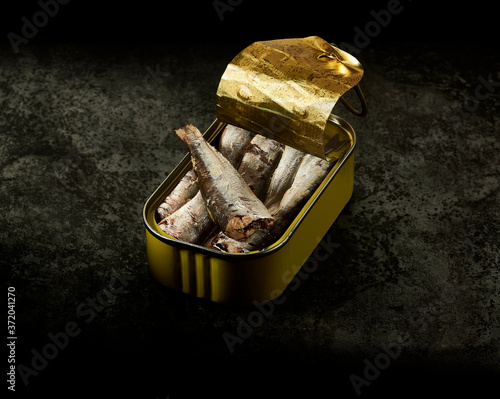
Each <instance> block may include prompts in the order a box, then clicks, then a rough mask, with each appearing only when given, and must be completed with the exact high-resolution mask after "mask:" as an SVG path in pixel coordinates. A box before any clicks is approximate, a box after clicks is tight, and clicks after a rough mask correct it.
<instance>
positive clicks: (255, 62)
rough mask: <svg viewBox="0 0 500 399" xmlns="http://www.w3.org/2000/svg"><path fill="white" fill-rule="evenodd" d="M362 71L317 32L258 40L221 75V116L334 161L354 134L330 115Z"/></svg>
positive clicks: (354, 61) (350, 57)
mask: <svg viewBox="0 0 500 399" xmlns="http://www.w3.org/2000/svg"><path fill="white" fill-rule="evenodd" d="M362 76H363V67H362V66H361V64H360V63H359V61H358V60H357V59H356V58H354V57H353V56H352V55H350V54H349V53H346V52H345V51H342V50H340V49H339V48H337V47H335V46H333V45H331V44H330V43H328V42H326V41H324V40H323V39H321V38H319V37H317V36H310V37H306V38H302V39H283V40H270V41H262V42H255V43H253V44H252V45H250V46H248V47H247V48H245V49H244V50H243V51H241V52H240V53H239V54H238V55H237V56H236V57H235V58H234V59H233V60H232V61H231V63H230V64H229V65H228V66H227V68H226V70H225V72H224V74H223V75H222V78H221V81H220V83H219V88H218V90H217V116H218V118H219V119H220V120H221V121H223V122H227V123H231V124H233V125H236V126H240V127H242V128H245V129H247V130H250V131H252V132H255V133H259V134H262V135H264V136H267V137H270V138H273V139H275V140H278V141H280V142H282V143H284V144H287V145H290V146H292V147H295V148H297V149H299V150H302V151H304V152H308V153H310V154H313V155H316V156H319V157H321V158H324V159H328V160H334V159H337V158H339V157H340V156H341V155H342V154H343V153H344V152H345V151H346V150H347V148H348V147H349V145H350V142H351V137H350V135H349V134H348V133H347V131H345V129H343V128H342V126H341V125H339V124H332V123H331V120H332V118H331V116H330V114H331V112H332V109H333V107H334V106H335V104H336V103H337V101H338V100H339V99H340V97H341V96H342V95H343V94H344V93H345V92H347V91H348V90H349V89H351V88H353V87H355V86H356V85H357V84H358V83H359V81H360V80H361V77H362ZM329 119H330V121H329ZM334 119H335V118H334ZM327 125H328V126H327Z"/></svg>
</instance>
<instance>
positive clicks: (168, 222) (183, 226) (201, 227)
mask: <svg viewBox="0 0 500 399" xmlns="http://www.w3.org/2000/svg"><path fill="white" fill-rule="evenodd" d="M211 221H212V220H211V219H210V216H209V214H208V212H207V206H206V204H205V200H204V199H203V196H202V195H201V191H198V193H197V194H196V195H195V196H194V197H193V198H192V199H191V200H190V201H188V202H187V203H186V204H184V205H183V206H182V207H180V208H179V209H178V210H177V211H175V212H174V213H172V214H171V215H169V216H167V217H166V218H165V219H163V220H162V221H161V222H160V223H158V226H160V228H161V229H162V230H163V231H164V232H165V233H167V234H168V235H170V236H172V237H174V238H177V239H178V240H181V241H185V242H190V243H196V242H197V241H198V239H199V238H200V237H201V236H202V234H203V233H204V232H205V231H206V230H207V229H208V228H209V225H210V223H211Z"/></svg>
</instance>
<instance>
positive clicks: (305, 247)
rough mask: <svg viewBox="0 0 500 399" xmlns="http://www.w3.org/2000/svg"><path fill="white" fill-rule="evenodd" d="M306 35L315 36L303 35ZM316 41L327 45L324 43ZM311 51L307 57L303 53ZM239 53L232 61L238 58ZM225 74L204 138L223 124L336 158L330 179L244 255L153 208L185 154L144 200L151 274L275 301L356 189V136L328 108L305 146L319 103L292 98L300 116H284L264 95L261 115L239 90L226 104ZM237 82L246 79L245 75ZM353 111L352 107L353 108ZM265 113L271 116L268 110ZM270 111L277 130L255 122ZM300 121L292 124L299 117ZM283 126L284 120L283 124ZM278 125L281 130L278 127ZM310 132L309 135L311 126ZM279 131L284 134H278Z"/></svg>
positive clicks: (215, 293)
mask: <svg viewBox="0 0 500 399" xmlns="http://www.w3.org/2000/svg"><path fill="white" fill-rule="evenodd" d="M308 39H311V38H306V39H305V40H308ZM317 39H319V38H316V37H314V38H313V41H314V43H313V45H316V44H317V42H316V41H317ZM287 40H292V39H287ZM319 40H321V39H319ZM280 42H283V41H280ZM262 43H266V46H267V45H268V43H269V42H262ZM319 43H320V45H321V46H323V47H324V43H323V41H320V42H319ZM280 45H282V43H280ZM307 45H310V43H307ZM328 46H331V45H328ZM253 50H255V49H253ZM273 51H274V50H273ZM280 51H281V49H280ZM320 51H321V54H323V53H324V51H325V50H324V48H320ZM335 51H336V52H337V51H338V52H340V53H338V54H341V55H340V56H341V57H347V55H345V54H343V53H342V52H341V50H338V49H335ZM292 52H293V51H292ZM284 53H285V58H284V59H285V60H287V59H288V58H286V57H287V54H286V52H284ZM302 54H303V51H302ZM268 55H269V54H268ZM306 56H308V55H307V54H306ZM349 57H351V56H349ZM237 58H238V57H237ZM237 58H235V60H236V61H237ZM267 61H268V60H267ZM267 61H264V62H267ZM320 61H322V60H320ZM234 62H235V61H234V60H233V63H234ZM356 62H357V61H356ZM233 63H232V64H230V65H229V66H228V70H233V71H234V69H235V66H234V64H233ZM236 64H237V62H236ZM243 64H245V63H243ZM259 65H262V64H259ZM276 66H277V68H278V69H281V66H280V64H279V63H278V64H276V65H274V66H273V68H274V67H276ZM341 67H343V66H341ZM257 69H259V67H258V66H257V67H255V66H252V67H251V68H250V74H249V76H251V79H250V81H249V80H248V79H247V80H246V81H245V83H244V86H245V87H246V88H248V87H249V86H250V90H248V91H244V93H247V92H250V91H251V90H253V88H254V87H253V86H252V81H255V79H258V81H259V82H262V79H263V78H265V76H262V74H261V73H260V72H259V73H256V70H257ZM228 70H226V73H225V74H224V76H226V74H227V72H228ZM344 72H345V71H344ZM224 76H223V78H222V79H221V84H220V86H219V90H218V104H217V106H218V117H217V119H216V120H215V121H214V122H213V123H212V125H211V126H210V127H209V128H208V129H207V131H206V132H205V133H204V138H205V139H206V140H207V141H208V142H209V143H211V144H212V145H216V144H217V142H218V140H219V137H220V134H221V133H222V131H223V130H224V128H225V126H226V124H227V123H231V124H235V125H237V126H240V127H243V128H246V129H248V130H251V131H253V132H256V133H259V134H263V135H266V136H268V137H271V138H273V139H275V140H278V141H281V142H283V143H285V144H288V145H293V146H294V147H296V148H298V149H300V150H302V151H305V152H310V153H314V155H318V156H322V157H323V158H326V159H329V160H332V161H333V160H336V163H335V165H334V166H333V168H332V169H331V170H330V172H329V173H328V175H327V176H326V178H325V179H324V180H323V181H322V183H321V184H320V185H319V187H318V188H317V189H316V191H315V192H314V193H313V194H312V195H311V197H310V198H309V200H308V201H307V203H306V204H305V205H304V207H303V208H302V209H301V211H300V212H299V213H298V215H297V216H296V217H295V219H294V220H293V221H292V222H291V223H290V225H289V227H288V228H287V230H286V231H285V232H284V233H283V235H282V236H281V237H280V238H279V239H278V240H277V241H275V242H274V243H272V244H271V245H269V246H268V247H266V248H265V249H263V250H260V251H254V252H249V253H241V254H240V253H226V252H221V251H217V250H214V249H210V248H207V247H204V246H201V245H196V244H191V243H186V242H183V241H180V240H177V239H175V238H173V237H170V236H168V235H167V234H165V233H164V232H163V231H162V230H161V229H160V227H159V226H158V222H159V220H158V219H157V215H156V210H157V208H158V206H159V205H160V203H161V201H162V200H163V199H164V198H165V197H166V196H167V195H168V194H169V193H170V192H171V191H172V190H173V189H174V188H175V187H176V185H177V184H178V183H179V181H180V180H181V178H182V177H183V176H184V175H185V174H186V173H187V172H188V171H189V170H190V169H191V168H192V163H191V156H190V154H187V155H186V156H185V157H184V158H183V159H182V161H181V162H180V163H179V164H178V165H177V167H176V168H175V169H174V170H173V171H172V172H171V173H170V174H169V176H168V177H167V178H166V179H165V180H164V181H163V182H162V183H161V185H160V186H159V187H158V188H157V189H156V190H155V191H154V193H153V194H151V196H150V197H149V198H148V200H147V201H146V203H145V205H144V209H143V218H144V223H145V226H146V239H147V240H146V242H147V255H148V262H149V268H150V271H151V273H152V275H153V277H154V278H155V279H156V280H157V281H158V282H160V283H161V284H163V285H165V286H168V287H170V288H173V289H176V290H179V291H182V292H184V293H187V294H192V295H195V296H197V297H200V298H206V299H209V300H211V301H214V302H217V303H224V304H231V305H251V304H254V303H256V302H259V303H262V302H265V301H269V300H273V299H274V298H276V297H277V296H279V295H280V294H281V293H282V292H283V291H284V290H285V288H286V287H287V285H288V284H289V283H290V282H291V281H292V279H293V278H294V276H295V274H296V273H297V272H298V271H299V270H300V268H301V267H302V265H303V264H304V263H305V262H306V261H307V259H308V257H309V256H310V255H311V254H312V253H313V251H314V250H315V248H316V247H317V246H318V244H319V243H320V241H321V239H322V238H323V236H324V235H325V234H326V232H327V231H328V230H329V229H330V227H331V225H332V224H333V222H334V221H335V220H336V218H337V217H338V215H339V214H340V212H341V211H342V209H343V208H344V207H345V205H346V204H347V203H348V201H349V200H350V198H351V196H352V192H353V186H354V149H355V146H356V134H355V132H354V130H353V128H352V127H351V126H350V125H349V124H348V123H347V122H346V121H345V120H343V119H341V118H339V117H337V116H335V115H333V114H331V113H329V114H328V115H327V116H326V118H325V121H324V123H323V125H322V127H321V126H320V129H322V131H321V138H320V139H319V140H316V143H313V145H312V146H308V144H307V143H308V141H307V138H306V140H302V138H301V137H299V138H298V140H297V126H298V127H301V128H303V126H304V125H303V123H302V122H304V120H305V119H307V116H308V115H312V116H313V118H312V119H314V118H316V121H317V120H319V119H318V118H317V115H315V111H316V109H315V108H314V107H310V106H308V105H307V104H306V105H305V106H304V105H303V104H302V103H301V104H302V105H301V108H300V109H298V107H297V106H296V104H297V101H295V103H294V104H292V108H293V109H294V112H295V111H297V110H298V115H295V117H294V116H293V115H292V114H290V113H287V112H286V110H283V108H282V109H281V110H279V114H277V113H276V110H273V109H271V107H270V108H269V109H268V111H265V112H264V113H262V112H263V111H262V110H263V109H264V108H265V106H263V105H265V104H264V103H263V102H262V101H261V99H260V100H259V107H258V112H259V113H260V114H259V115H256V114H255V110H256V108H257V105H256V104H252V103H251V96H248V95H244V96H241V95H239V94H237V95H236V96H235V97H234V98H232V99H231V98H230V99H229V101H227V99H228V97H227V96H226V97H225V98H224V96H225V94H221V92H224V93H226V94H227V93H228V91H224V87H223V86H224V84H225V83H224ZM272 79H275V78H274V77H273V78H272ZM341 79H342V76H341ZM359 79H360V76H359ZM359 79H358V80H357V81H356V84H357V83H358V82H359ZM239 81H240V83H241V76H240V77H239ZM351 82H352V81H351ZM305 84H306V85H308V84H309V83H308V82H305ZM346 87H347V89H346V90H344V91H347V90H348V89H349V88H350V87H349V85H346ZM233 89H234V88H233ZM237 89H238V88H237ZM355 90H356V92H357V94H358V96H359V97H360V100H361V102H362V105H363V108H362V110H361V111H356V110H354V109H351V110H352V111H353V112H354V113H357V114H364V113H365V111H366V108H365V106H366V104H365V102H364V98H363V96H362V93H361V90H360V89H359V86H355ZM240 92H241V88H240V89H238V90H237V91H236V93H240ZM336 93H337V95H336V98H334V100H333V104H335V102H336V101H337V100H338V99H341V98H340V97H341V95H338V90H337V91H336ZM342 94H343V93H342ZM321 95H324V92H321ZM271 96H274V94H271ZM237 97H238V98H237ZM242 97H243V98H242ZM280 98H282V97H280ZM249 99H250V102H249ZM272 100H273V101H271V102H270V103H272V102H275V101H274V100H276V98H275V99H272ZM343 102H344V101H343ZM281 104H283V101H281ZM322 108H325V107H322ZM332 108H333V105H332ZM348 108H352V107H350V106H349V105H348ZM304 110H305V112H304ZM266 112H268V113H267V114H266ZM330 112H331V109H330ZM252 115H254V116H255V118H253V117H252ZM266 115H267V116H268V120H269V119H272V120H273V129H266V128H265V126H263V124H262V122H260V125H259V126H258V127H256V126H257V125H256V124H255V121H256V120H257V121H259V120H260V121H262V120H265V119H266ZM277 115H278V116H277ZM300 118H302V119H303V120H301V121H299V122H300V123H298V124H295V125H294V123H295V119H300ZM276 121H277V122H276ZM290 121H291V122H290ZM305 122H306V123H307V122H309V121H305ZM280 123H281V125H279V124H280ZM249 125H250V126H249ZM278 125H279V128H278V129H277V128H276V127H277V126H278ZM305 129H306V130H307V131H309V132H311V129H310V128H305ZM313 129H314V127H313ZM276 132H278V133H279V134H276ZM318 137H319V136H318ZM324 137H327V138H328V140H326V141H325V140H324ZM319 141H321V143H322V144H323V145H322V146H317V143H318V142H319ZM332 143H333V144H332ZM318 149H319V150H318Z"/></svg>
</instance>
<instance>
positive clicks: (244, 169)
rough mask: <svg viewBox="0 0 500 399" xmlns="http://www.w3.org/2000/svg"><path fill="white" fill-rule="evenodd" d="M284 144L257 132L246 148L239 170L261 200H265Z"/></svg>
mask: <svg viewBox="0 0 500 399" xmlns="http://www.w3.org/2000/svg"><path fill="white" fill-rule="evenodd" d="M282 152H283V146H282V145H281V144H280V143H279V142H277V141H275V140H272V139H268V138H267V137H264V136H262V135H260V134H256V135H255V137H254V138H253V139H252V141H250V143H249V144H248V146H247V147H246V148H245V152H244V155H243V159H242V160H241V164H240V167H239V168H238V172H239V174H240V175H241V177H243V180H245V182H246V183H247V184H248V186H249V187H250V188H251V189H252V191H253V192H254V194H255V195H256V196H257V198H259V199H260V200H264V197H265V195H266V190H267V186H268V185H269V180H270V179H271V175H272V173H273V170H274V169H275V168H276V165H277V164H278V162H279V160H280V158H281V153H282Z"/></svg>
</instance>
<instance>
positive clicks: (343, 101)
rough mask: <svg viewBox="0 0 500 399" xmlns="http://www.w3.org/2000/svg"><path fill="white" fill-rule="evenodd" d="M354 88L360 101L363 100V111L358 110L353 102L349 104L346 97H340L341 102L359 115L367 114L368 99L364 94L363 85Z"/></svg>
mask: <svg viewBox="0 0 500 399" xmlns="http://www.w3.org/2000/svg"><path fill="white" fill-rule="evenodd" d="M354 90H355V91H356V94H357V95H358V98H359V101H360V102H361V111H359V110H357V109H356V108H354V107H353V106H352V105H351V104H349V103H348V102H347V101H346V100H345V99H344V98H342V97H340V102H341V103H342V104H344V106H345V107H346V108H347V109H348V110H349V111H351V112H352V113H353V114H355V115H358V116H365V115H366V113H367V112H368V110H367V108H366V100H365V96H364V95H363V92H362V91H361V87H360V86H359V84H358V85H356V86H354Z"/></svg>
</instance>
